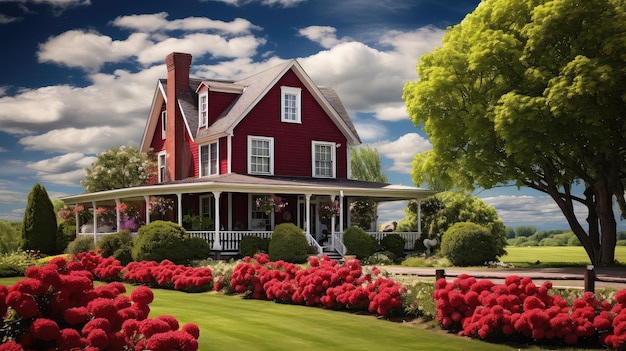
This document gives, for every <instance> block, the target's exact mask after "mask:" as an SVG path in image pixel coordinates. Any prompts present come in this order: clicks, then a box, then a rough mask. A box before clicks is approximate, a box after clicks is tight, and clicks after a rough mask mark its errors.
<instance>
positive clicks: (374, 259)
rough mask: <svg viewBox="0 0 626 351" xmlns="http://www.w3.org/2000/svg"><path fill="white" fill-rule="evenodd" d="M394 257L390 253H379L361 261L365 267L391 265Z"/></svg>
mask: <svg viewBox="0 0 626 351" xmlns="http://www.w3.org/2000/svg"><path fill="white" fill-rule="evenodd" d="M395 260H396V256H395V255H394V254H393V252H390V251H379V252H375V253H374V254H373V255H371V256H369V257H368V258H366V259H364V260H363V263H364V264H366V265H376V264H377V265H386V264H387V265H388V264H393V263H394V261H395Z"/></svg>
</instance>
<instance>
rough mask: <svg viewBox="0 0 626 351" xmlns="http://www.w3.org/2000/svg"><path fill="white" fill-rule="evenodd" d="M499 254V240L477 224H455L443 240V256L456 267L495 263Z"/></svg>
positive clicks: (444, 235)
mask: <svg viewBox="0 0 626 351" xmlns="http://www.w3.org/2000/svg"><path fill="white" fill-rule="evenodd" d="M498 252H499V248H498V243H497V238H496V237H494V236H493V235H491V232H490V231H489V229H487V228H485V227H483V226H481V225H478V224H476V223H471V222H459V223H455V224H454V225H452V227H450V228H448V230H446V232H445V233H444V234H443V238H442V239H441V254H442V255H444V256H445V257H446V258H448V259H449V260H450V262H452V264H453V265H455V266H478V265H483V264H484V263H485V262H486V261H495V260H496V259H497V255H498Z"/></svg>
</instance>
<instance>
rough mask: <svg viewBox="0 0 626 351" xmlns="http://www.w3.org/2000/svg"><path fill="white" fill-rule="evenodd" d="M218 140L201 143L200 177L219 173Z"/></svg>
mask: <svg viewBox="0 0 626 351" xmlns="http://www.w3.org/2000/svg"><path fill="white" fill-rule="evenodd" d="M218 155H219V152H218V149H217V142H214V143H211V144H206V145H200V177H206V176H210V175H217V174H219V168H218Z"/></svg>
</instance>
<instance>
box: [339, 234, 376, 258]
mask: <svg viewBox="0 0 626 351" xmlns="http://www.w3.org/2000/svg"><path fill="white" fill-rule="evenodd" d="M343 244H344V245H345V246H346V249H347V252H346V254H347V255H355V256H356V258H358V259H360V260H362V259H365V258H368V257H369V256H371V255H372V254H373V253H374V252H376V246H377V245H378V243H377V242H376V239H374V237H372V236H371V235H369V234H367V233H366V232H365V231H364V230H363V229H361V228H359V227H357V226H352V227H350V228H348V229H346V232H345V233H344V234H343Z"/></svg>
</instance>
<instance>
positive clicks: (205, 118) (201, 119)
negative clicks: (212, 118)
mask: <svg viewBox="0 0 626 351" xmlns="http://www.w3.org/2000/svg"><path fill="white" fill-rule="evenodd" d="M203 98H204V99H205V106H204V109H203V106H202V99H203ZM203 113H204V115H203ZM208 124H209V92H208V91H205V92H202V93H201V94H199V95H198V127H199V128H201V127H206V126H208Z"/></svg>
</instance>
